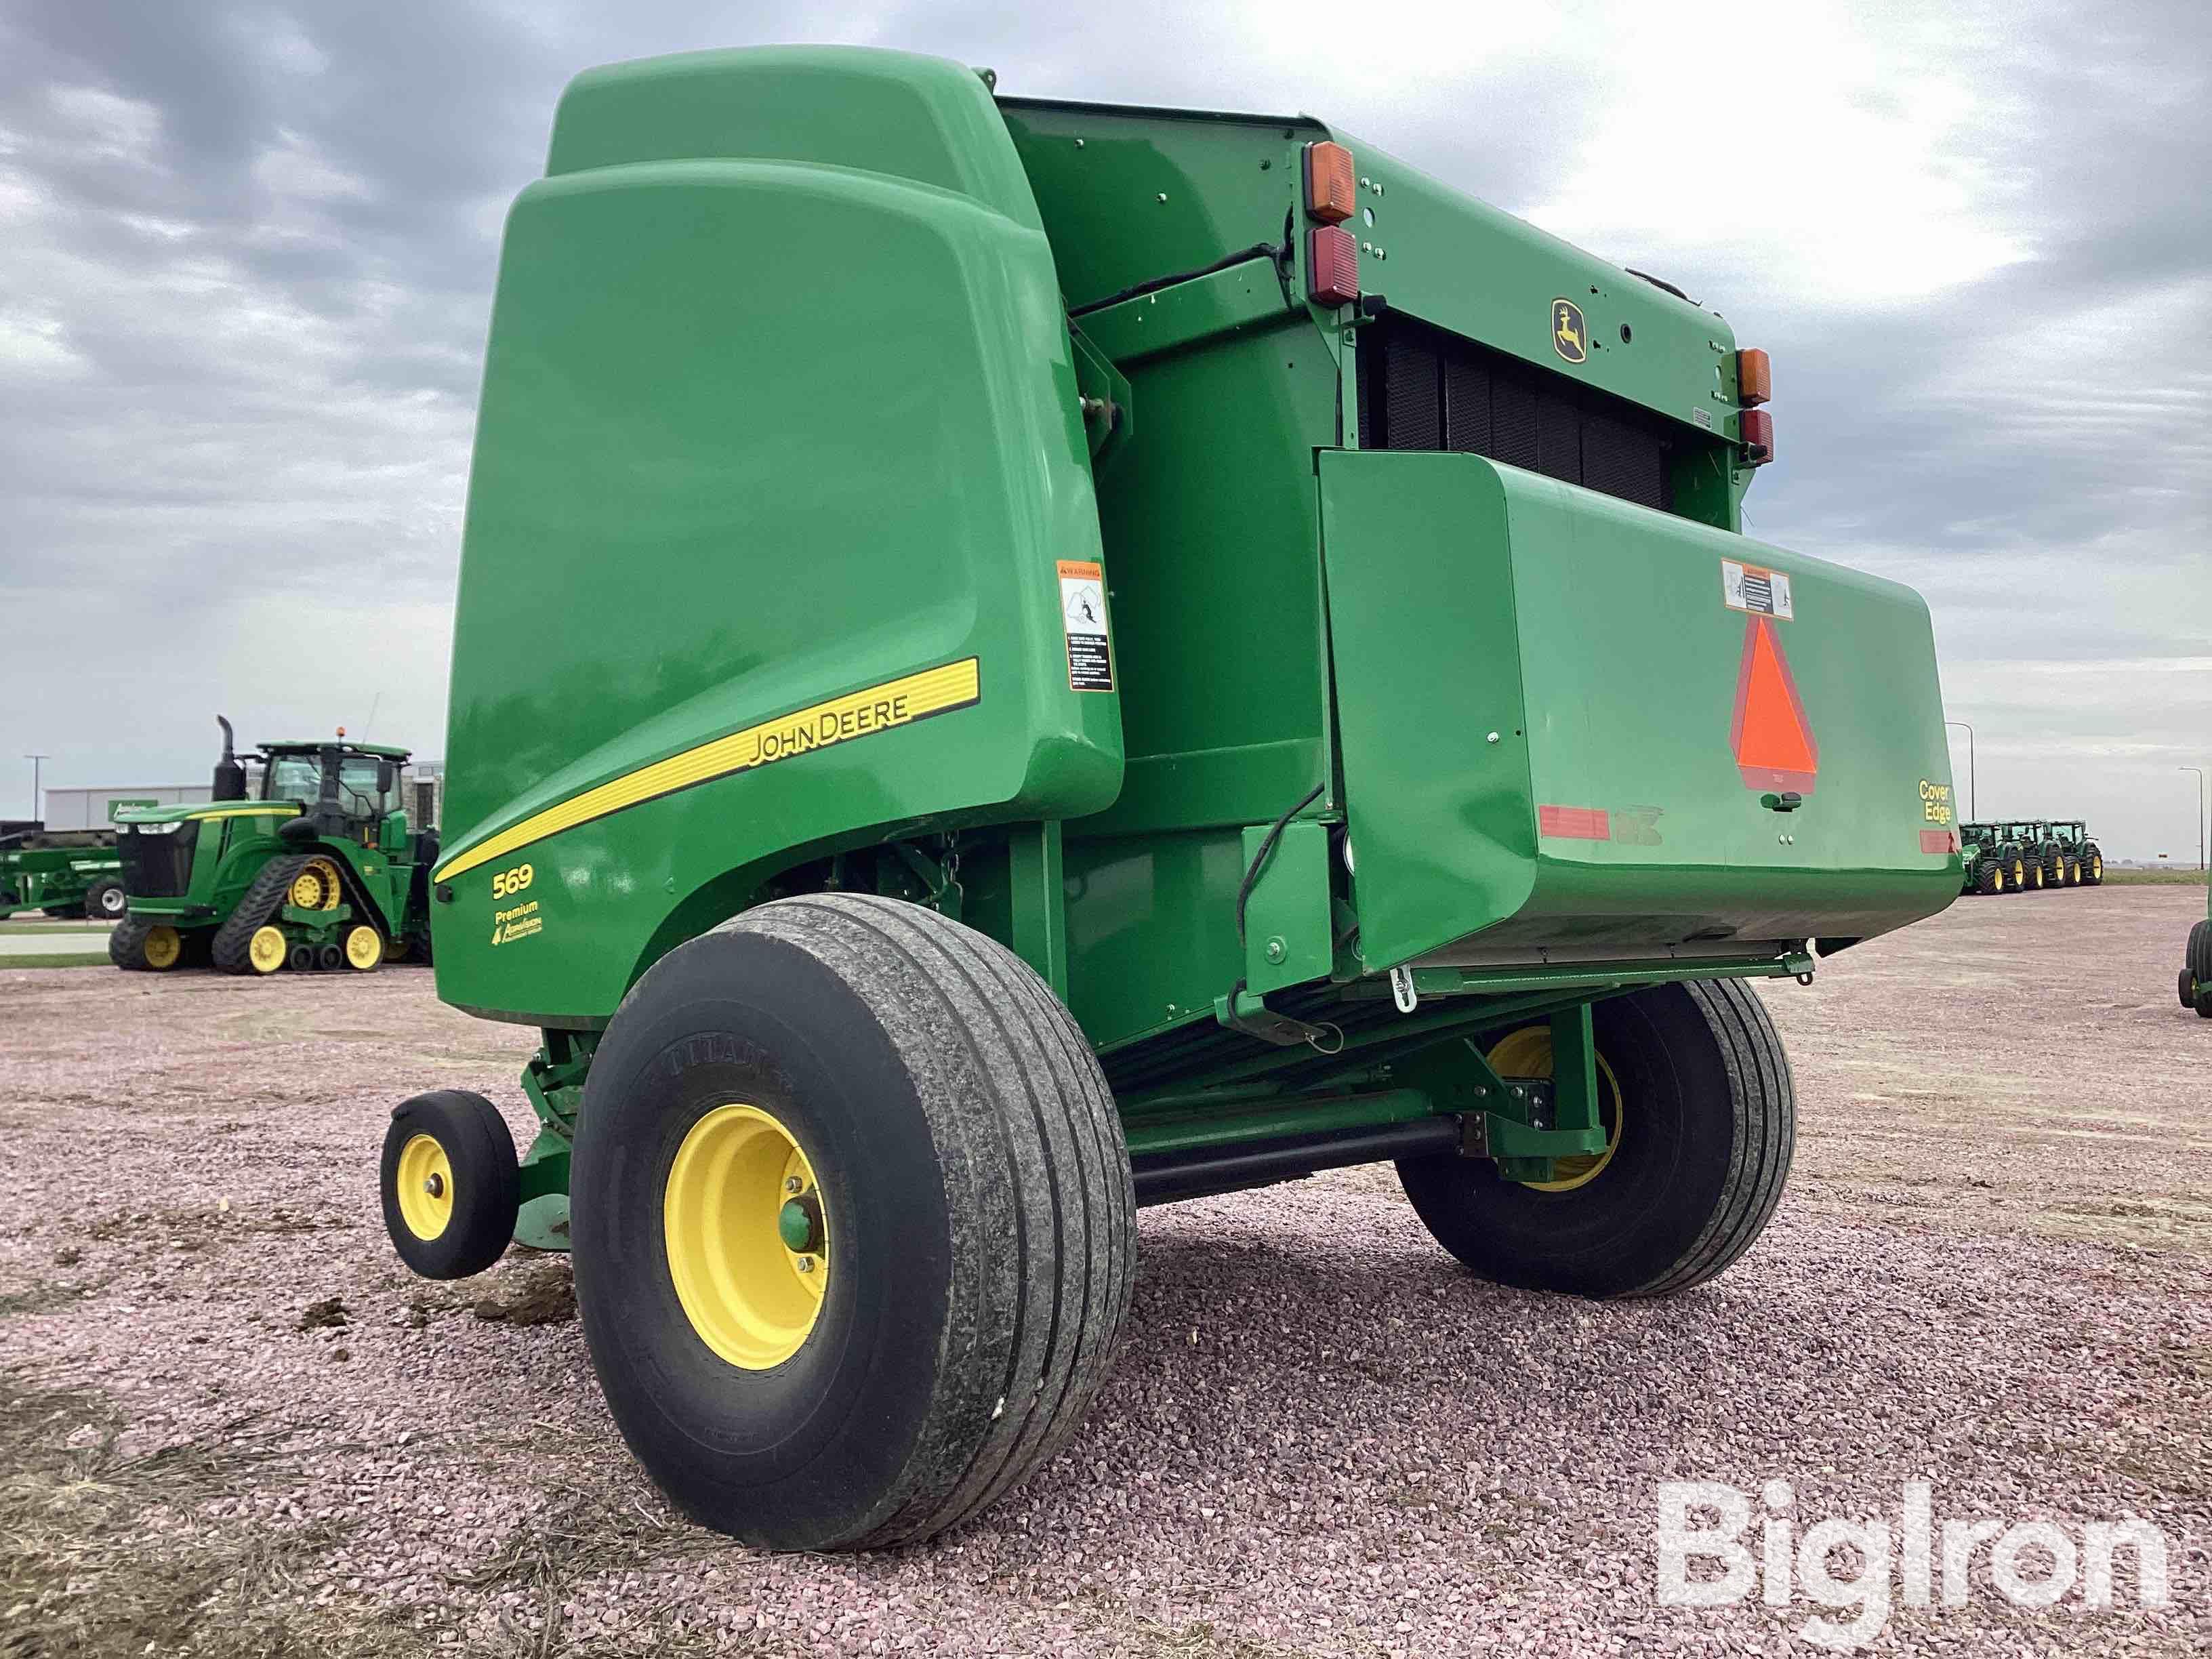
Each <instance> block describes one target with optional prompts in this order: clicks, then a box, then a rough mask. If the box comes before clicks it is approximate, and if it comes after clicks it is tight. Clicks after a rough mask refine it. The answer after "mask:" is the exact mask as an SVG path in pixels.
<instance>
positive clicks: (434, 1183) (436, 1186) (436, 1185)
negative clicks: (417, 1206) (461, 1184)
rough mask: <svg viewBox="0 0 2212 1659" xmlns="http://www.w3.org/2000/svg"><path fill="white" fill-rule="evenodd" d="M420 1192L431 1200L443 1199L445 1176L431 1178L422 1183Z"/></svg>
mask: <svg viewBox="0 0 2212 1659" xmlns="http://www.w3.org/2000/svg"><path fill="white" fill-rule="evenodd" d="M422 1190H423V1191H424V1192H426V1193H428V1194H430V1196H431V1197H433V1198H442V1197H444V1196H445V1192H446V1178H445V1176H431V1177H430V1178H429V1179H428V1181H426V1182H423V1183H422Z"/></svg>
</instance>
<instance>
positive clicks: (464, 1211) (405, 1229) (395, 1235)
mask: <svg viewBox="0 0 2212 1659" xmlns="http://www.w3.org/2000/svg"><path fill="white" fill-rule="evenodd" d="M377 1180H378V1184H379V1186H380V1188H382V1192H383V1198H384V1231H386V1233H388V1234H390V1235H391V1237H392V1249H395V1250H397V1251H398V1252H399V1259H400V1260H401V1261H404V1262H405V1263H406V1264H407V1265H408V1267H410V1268H412V1269H413V1270H414V1271H415V1272H416V1273H419V1274H421V1275H422V1277H423V1278H425V1279H466V1278H467V1277H468V1276H469V1275H470V1274H471V1273H482V1272H483V1270H484V1269H485V1268H487V1267H490V1266H491V1264H492V1263H493V1262H495V1261H498V1260H499V1259H500V1257H501V1255H505V1254H506V1252H507V1244H508V1243H509V1242H510V1241H512V1240H513V1237H514V1218H515V1216H516V1215H517V1214H518V1213H519V1212H520V1209H521V1188H522V1176H521V1171H520V1169H519V1168H518V1167H517V1165H516V1164H515V1160H514V1137H513V1135H511V1134H509V1133H507V1120H506V1119H504V1118H502V1117H501V1116H500V1115H499V1112H498V1109H496V1108H495V1107H494V1106H493V1105H492V1103H491V1102H489V1100H486V1099H485V1098H484V1097H483V1096H482V1095H477V1094H471V1093H470V1092H469V1091H466V1090H465V1089H438V1090H434V1091H431V1092H430V1093H428V1094H423V1095H416V1097H414V1098H413V1099H412V1100H408V1101H403V1102H402V1103H400V1104H399V1105H398V1106H396V1107H394V1108H393V1109H392V1123H391V1127H388V1128H386V1130H385V1132H384V1156H383V1158H382V1160H381V1161H380V1165H379V1170H378V1176H377Z"/></svg>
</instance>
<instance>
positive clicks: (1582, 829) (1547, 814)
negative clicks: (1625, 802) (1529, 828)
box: [1536, 806, 1613, 841]
mask: <svg viewBox="0 0 2212 1659" xmlns="http://www.w3.org/2000/svg"><path fill="white" fill-rule="evenodd" d="M1536 833H1537V834H1538V835H1540V836H1556V837H1557V838H1558V839H1559V840H1561V841H1611V840H1612V839H1613V818H1612V815H1611V814H1609V813H1608V812H1607V811H1606V810H1605V808H1603V807H1602V806H1539V807H1538V808H1537V809H1536Z"/></svg>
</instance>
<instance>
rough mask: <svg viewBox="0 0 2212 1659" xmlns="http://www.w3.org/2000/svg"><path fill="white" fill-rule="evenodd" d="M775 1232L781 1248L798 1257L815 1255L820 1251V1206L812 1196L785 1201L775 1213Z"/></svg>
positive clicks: (809, 1194) (807, 1195) (818, 1201)
mask: <svg viewBox="0 0 2212 1659" xmlns="http://www.w3.org/2000/svg"><path fill="white" fill-rule="evenodd" d="M775 1231H776V1234H777V1236H778V1237H781V1239H782V1240H783V1248H784V1249H787V1250H789V1251H792V1252H793V1254H794V1255H819V1254H820V1253H821V1249H822V1205H821V1202H820V1200H817V1198H816V1197H815V1196H814V1194H811V1193H808V1194H805V1195H804V1196H803V1197H799V1198H793V1199H787V1200H784V1206H783V1207H782V1208H781V1210H779V1211H777V1212H776V1216H775Z"/></svg>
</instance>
